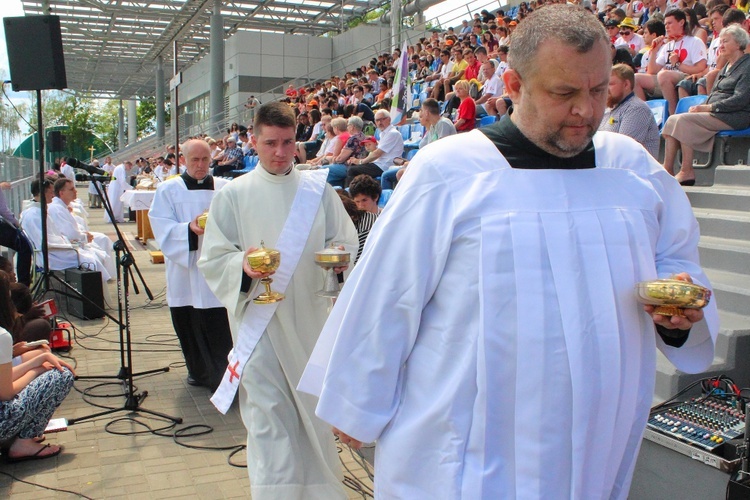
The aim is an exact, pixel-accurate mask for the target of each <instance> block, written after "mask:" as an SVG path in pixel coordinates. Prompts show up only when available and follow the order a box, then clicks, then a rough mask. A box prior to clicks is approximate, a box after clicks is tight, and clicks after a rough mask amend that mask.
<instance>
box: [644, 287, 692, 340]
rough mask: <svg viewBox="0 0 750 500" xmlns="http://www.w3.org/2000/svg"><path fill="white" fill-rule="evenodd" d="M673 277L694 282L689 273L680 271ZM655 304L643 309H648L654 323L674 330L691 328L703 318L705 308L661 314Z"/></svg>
mask: <svg viewBox="0 0 750 500" xmlns="http://www.w3.org/2000/svg"><path fill="white" fill-rule="evenodd" d="M672 279H676V280H680V281H686V282H688V283H692V282H693V279H692V278H691V277H690V275H689V274H688V273H680V274H676V275H674V276H672ZM654 309H655V308H654V306H643V310H644V311H646V312H647V313H648V314H649V315H651V318H652V319H653V320H654V323H655V324H657V325H661V326H663V327H664V328H669V329H672V330H689V329H690V328H691V327H692V326H693V324H694V323H697V322H699V321H701V320H703V309H682V310H681V311H682V314H684V315H685V316H684V317H682V316H663V315H661V314H654Z"/></svg>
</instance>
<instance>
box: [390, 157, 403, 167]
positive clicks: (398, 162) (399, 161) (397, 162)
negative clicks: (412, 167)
mask: <svg viewBox="0 0 750 500" xmlns="http://www.w3.org/2000/svg"><path fill="white" fill-rule="evenodd" d="M405 161H406V160H404V159H403V158H394V159H393V164H394V165H398V166H400V165H403V164H404V162H405Z"/></svg>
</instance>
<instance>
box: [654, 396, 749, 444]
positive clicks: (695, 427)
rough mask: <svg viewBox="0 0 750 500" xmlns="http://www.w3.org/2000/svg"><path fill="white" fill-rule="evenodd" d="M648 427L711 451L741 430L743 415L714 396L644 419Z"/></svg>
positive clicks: (730, 402) (732, 405) (740, 434)
mask: <svg viewBox="0 0 750 500" xmlns="http://www.w3.org/2000/svg"><path fill="white" fill-rule="evenodd" d="M648 427H649V428H650V429H653V430H655V431H658V432H660V433H662V434H666V435H668V436H672V437H674V438H677V439H679V440H681V441H684V442H687V443H690V444H693V445H695V446H698V447H700V448H702V449H704V450H707V451H714V450H716V448H718V447H719V446H721V445H722V444H723V443H724V442H726V441H728V440H730V439H734V438H737V437H740V436H742V435H743V434H744V431H745V415H744V413H743V412H742V411H741V410H740V409H739V408H738V407H737V405H736V401H729V400H725V399H721V398H716V397H709V398H695V399H692V400H690V401H686V402H684V403H682V404H680V405H679V406H675V407H672V408H669V409H664V410H660V411H658V412H656V413H654V414H652V415H651V417H650V418H649V419H648Z"/></svg>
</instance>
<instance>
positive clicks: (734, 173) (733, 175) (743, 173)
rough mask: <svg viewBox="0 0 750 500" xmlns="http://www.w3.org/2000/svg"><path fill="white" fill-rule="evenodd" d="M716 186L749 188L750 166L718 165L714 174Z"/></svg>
mask: <svg viewBox="0 0 750 500" xmlns="http://www.w3.org/2000/svg"><path fill="white" fill-rule="evenodd" d="M716 185H725V186H745V187H750V166H748V165H719V166H718V167H716V172H715V174H714V186H716Z"/></svg>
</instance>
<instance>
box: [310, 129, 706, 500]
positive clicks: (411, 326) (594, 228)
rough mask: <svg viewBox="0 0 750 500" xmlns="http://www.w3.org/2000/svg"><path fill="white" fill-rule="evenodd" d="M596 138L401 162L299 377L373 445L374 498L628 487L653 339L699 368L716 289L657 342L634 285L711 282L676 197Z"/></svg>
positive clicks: (322, 409) (467, 146) (687, 210)
mask: <svg viewBox="0 0 750 500" xmlns="http://www.w3.org/2000/svg"><path fill="white" fill-rule="evenodd" d="M594 143H595V147H596V166H597V168H592V169H580V170H530V169H514V168H511V167H510V166H509V165H508V164H507V162H506V161H505V159H504V158H503V157H502V156H501V155H500V154H499V152H498V150H497V148H496V147H495V145H494V144H493V143H492V142H491V141H490V140H489V139H487V138H486V137H485V136H484V135H483V134H482V133H481V132H479V131H474V132H471V133H468V134H461V135H459V136H454V137H449V138H445V139H441V140H440V141H437V142H436V143H433V144H430V145H429V146H427V147H426V148H425V149H424V151H422V150H420V153H419V154H418V155H417V156H416V157H415V158H414V160H413V161H412V163H413V164H414V165H415V167H416V168H414V169H413V172H412V171H411V169H410V172H411V173H410V174H409V175H406V176H404V179H403V180H402V181H401V182H402V184H399V188H398V190H396V193H395V194H394V196H393V197H392V198H391V200H390V201H389V203H388V206H387V207H386V209H385V210H384V211H383V213H382V215H381V216H380V218H379V219H378V223H377V224H376V226H375V227H374V228H373V231H372V232H371V233H370V236H369V238H368V240H367V243H366V245H365V250H364V254H363V255H362V260H361V262H359V263H358V264H357V266H356V267H355V268H354V271H353V272H352V275H351V276H350V278H349V280H348V282H347V283H346V285H345V286H344V289H343V291H342V293H341V295H340V297H339V299H338V301H337V303H336V305H335V306H334V308H333V311H332V312H331V316H330V318H329V320H328V322H327V324H326V326H325V328H324V329H323V332H322V334H321V338H320V342H319V346H318V347H316V351H315V353H314V354H313V357H312V359H311V362H310V365H308V368H307V370H306V372H305V376H304V378H303V381H302V383H301V384H300V389H303V388H304V389H305V390H311V391H313V392H314V391H315V390H317V389H319V384H320V382H321V378H322V377H323V374H325V378H324V383H323V386H322V393H321V395H320V402H319V404H318V407H317V414H318V416H320V417H321V418H322V419H324V420H325V421H327V422H329V423H331V424H333V425H334V426H336V427H338V428H339V429H341V430H342V431H344V432H346V433H348V434H350V435H351V436H353V437H355V438H356V439H359V440H361V441H363V442H370V441H374V440H377V443H378V446H377V449H376V457H375V491H376V498H383V499H385V498H387V499H409V500H411V499H418V498H445V499H449V498H464V499H482V498H486V499H493V500H494V499H514V498H532V499H541V498H544V499H556V498H576V499H602V498H622V499H624V498H627V494H628V489H629V486H630V481H631V478H632V473H633V468H634V465H635V461H636V457H637V454H638V450H639V447H640V441H641V436H642V433H643V430H644V427H645V424H646V419H647V416H648V411H649V407H650V404H651V400H652V394H653V389H654V378H655V371H656V366H655V365H656V349H655V347H658V348H659V350H661V351H662V352H663V353H664V354H665V355H666V356H667V358H669V360H670V361H672V363H674V364H675V366H677V368H678V369H680V370H682V371H685V372H689V373H697V372H700V371H702V370H704V369H706V368H707V367H708V366H709V365H710V363H711V360H712V358H713V353H714V342H715V337H716V333H717V330H718V325H717V323H718V320H717V312H716V305H715V304H714V303H711V304H710V305H709V306H708V307H707V308H706V309H705V320H704V321H702V322H700V323H698V324H696V325H694V326H693V328H692V330H691V332H690V336H689V338H688V340H687V342H686V344H685V345H683V346H682V347H681V348H674V347H669V346H667V345H665V344H664V343H663V341H662V340H661V338H660V337H658V336H657V335H656V334H655V331H654V325H653V322H652V320H651V318H650V317H649V316H648V315H647V314H646V313H645V312H644V311H643V310H642V306H641V305H639V304H638V303H637V302H636V300H635V295H634V290H633V288H634V284H635V283H636V282H639V281H642V280H651V279H656V278H657V277H668V276H670V275H672V274H673V273H678V272H682V271H686V272H688V273H689V274H690V275H691V276H692V277H693V279H694V280H695V281H696V282H699V283H701V284H703V285H706V286H709V284H708V280H707V279H706V277H705V275H704V274H703V272H702V271H701V269H700V267H699V264H698V250H697V244H698V239H699V234H698V225H697V223H696V221H695V218H694V217H693V214H692V210H691V207H690V205H689V203H688V200H687V197H686V196H685V194H684V192H683V191H682V189H681V187H680V186H679V184H678V183H677V182H676V181H675V179H674V178H673V177H671V176H670V175H669V174H668V173H667V172H666V171H664V169H663V168H662V167H661V166H660V165H659V164H658V163H656V162H655V161H654V159H653V158H652V157H651V156H650V155H649V154H648V153H647V152H646V150H645V149H643V147H642V146H640V145H639V144H637V143H636V142H635V141H633V140H632V139H630V138H629V137H625V136H621V135H618V134H611V133H607V132H599V133H598V134H597V135H596V136H595V138H594ZM456 151H462V152H463V153H462V154H463V156H462V158H461V161H460V162H456V161H455V160H454V159H453V158H455V152H456ZM337 335H338V337H337V338H335V337H336V336H337ZM334 338H335V345H334V346H333V350H332V353H331V350H330V347H331V344H333V343H334V340H333V339H334ZM326 364H327V365H328V366H327V372H326V371H325V370H326V368H325V367H326Z"/></svg>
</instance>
